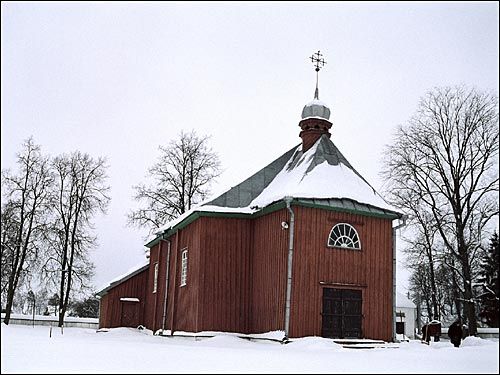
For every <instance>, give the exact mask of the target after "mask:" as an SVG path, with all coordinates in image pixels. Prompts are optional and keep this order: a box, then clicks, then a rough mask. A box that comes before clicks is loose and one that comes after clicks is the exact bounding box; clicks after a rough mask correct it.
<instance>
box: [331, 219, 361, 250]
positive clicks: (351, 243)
mask: <svg viewBox="0 0 500 375" xmlns="http://www.w3.org/2000/svg"><path fill="white" fill-rule="evenodd" d="M328 246H332V247H343V248H346V249H355V250H361V242H360V241H359V236H358V232H357V231H356V229H354V227H353V226H352V225H350V224H347V223H339V224H337V225H335V226H334V227H333V228H332V230H331V231H330V236H329V237H328Z"/></svg>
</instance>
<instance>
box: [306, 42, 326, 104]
mask: <svg viewBox="0 0 500 375" xmlns="http://www.w3.org/2000/svg"><path fill="white" fill-rule="evenodd" d="M310 59H311V61H312V63H313V64H314V65H316V69H315V70H316V90H315V91H314V99H318V100H319V90H318V72H319V70H320V69H321V68H322V67H323V66H324V65H325V64H326V61H325V59H324V58H323V55H322V54H321V52H320V51H318V52H316V53H313V55H312V56H311V57H310Z"/></svg>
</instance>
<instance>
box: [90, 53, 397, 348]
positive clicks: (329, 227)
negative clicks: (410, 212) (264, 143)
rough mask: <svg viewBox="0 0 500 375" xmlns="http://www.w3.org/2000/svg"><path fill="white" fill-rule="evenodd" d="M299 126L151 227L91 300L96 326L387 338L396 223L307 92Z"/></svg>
mask: <svg viewBox="0 0 500 375" xmlns="http://www.w3.org/2000/svg"><path fill="white" fill-rule="evenodd" d="M312 60H313V62H315V63H316V72H318V71H319V68H320V66H321V63H323V60H322V59H321V56H320V54H319V52H318V53H317V54H315V55H313V57H312ZM299 127H300V133H299V136H300V138H301V139H302V142H301V143H300V144H299V145H298V146H294V147H292V148H291V149H290V150H288V151H286V152H285V153H284V154H283V155H282V156H280V157H279V158H278V159H276V160H274V161H273V162H271V163H270V164H268V165H267V166H265V167H264V168H262V169H261V170H260V171H258V172H257V173H255V174H254V175H252V176H250V177H249V178H248V179H246V180H245V181H243V182H241V183H240V184H239V185H236V186H234V187H233V188H231V189H230V190H228V191H227V192H225V193H224V194H222V195H220V196H218V197H216V198H215V199H213V200H211V201H208V202H205V203H203V204H201V205H199V206H198V207H196V208H194V209H191V210H190V211H188V212H186V213H184V214H183V215H181V216H180V217H178V218H177V219H176V220H174V221H172V222H170V223H167V224H166V225H165V226H164V227H163V228H161V230H160V231H159V232H158V233H157V235H156V238H154V239H153V240H152V241H150V242H149V243H147V244H146V245H145V246H147V247H148V248H149V249H150V252H149V254H150V255H149V259H148V260H147V261H146V262H145V264H144V265H143V266H142V267H139V268H137V269H135V270H133V271H132V272H130V273H129V274H127V275H125V276H123V277H120V278H118V279H115V280H114V281H113V282H111V283H110V284H109V285H108V286H107V287H106V288H104V289H102V290H101V291H99V292H98V293H97V295H98V296H100V314H99V326H100V327H108V328H111V327H119V326H130V327H137V326H139V325H143V326H145V327H146V328H148V329H151V330H153V331H154V332H157V331H158V330H162V331H164V332H168V333H169V334H174V332H175V331H185V332H194V333H196V332H201V331H224V332H238V333H243V334H257V333H264V332H269V331H283V333H284V334H283V336H284V337H283V339H284V340H287V339H288V338H289V337H303V336H322V337H328V338H351V337H354V338H370V339H380V340H385V341H391V340H393V338H394V334H395V332H394V327H395V326H394V324H395V320H394V303H395V230H394V229H393V224H394V225H395V224H397V222H395V220H399V219H401V218H402V214H401V213H399V212H397V211H396V210H395V209H393V208H391V207H390V206H389V205H388V204H387V203H386V202H385V201H384V200H383V199H382V198H381V196H380V195H378V194H377V192H376V191H375V190H374V189H373V188H372V187H371V186H370V185H369V183H368V182H367V181H366V180H365V179H364V178H363V177H362V176H361V175H360V174H359V173H358V172H357V171H356V170H355V169H354V168H353V166H352V165H351V164H350V163H349V162H348V161H347V160H346V158H345V157H344V156H343V155H342V153H341V152H340V151H339V149H338V148H337V147H336V146H335V144H334V143H333V142H332V140H331V139H330V138H331V137H330V128H331V127H332V122H331V121H330V109H329V108H328V106H327V105H326V104H325V103H323V102H322V101H320V100H319V95H318V87H317V84H316V92H315V95H314V100H312V101H311V102H310V103H308V104H306V105H305V106H304V108H303V110H302V118H301V120H300V122H299Z"/></svg>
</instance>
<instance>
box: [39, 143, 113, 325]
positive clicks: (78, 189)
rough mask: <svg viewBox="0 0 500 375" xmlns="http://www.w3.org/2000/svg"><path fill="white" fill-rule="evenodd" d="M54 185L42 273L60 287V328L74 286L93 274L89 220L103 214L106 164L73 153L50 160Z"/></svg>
mask: <svg viewBox="0 0 500 375" xmlns="http://www.w3.org/2000/svg"><path fill="white" fill-rule="evenodd" d="M52 164H53V168H54V173H55V184H54V194H53V204H54V211H55V213H54V215H53V219H52V223H51V230H50V231H49V232H48V236H47V237H46V241H47V242H48V243H49V244H50V246H49V247H48V248H49V249H50V250H51V252H49V254H48V256H47V259H46V262H45V264H44V267H43V273H44V275H45V276H46V278H47V279H51V280H53V281H54V280H56V282H57V283H58V284H59V296H60V298H59V326H62V325H63V322H64V315H65V313H66V311H67V308H68V304H69V298H70V294H71V293H72V291H73V289H74V284H75V283H77V282H78V283H79V284H80V286H84V285H86V284H87V281H88V280H89V279H90V278H91V277H92V275H93V268H94V266H93V264H92V263H91V262H90V260H89V256H88V250H89V249H90V248H92V246H94V245H95V241H96V238H95V237H94V236H93V235H92V233H91V230H92V229H93V226H92V219H93V217H94V216H95V214H97V213H105V212H106V208H107V206H108V204H109V201H110V198H109V197H108V195H107V192H108V191H109V186H107V185H106V179H107V175H106V168H107V167H106V164H105V160H104V159H102V158H99V159H93V158H92V157H90V156H89V155H88V154H84V153H81V152H79V151H75V152H73V153H71V154H70V155H66V154H65V155H61V156H58V157H56V158H55V159H54V160H53V163H52Z"/></svg>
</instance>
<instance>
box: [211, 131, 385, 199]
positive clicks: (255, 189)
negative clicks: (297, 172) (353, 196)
mask: <svg viewBox="0 0 500 375" xmlns="http://www.w3.org/2000/svg"><path fill="white" fill-rule="evenodd" d="M302 154H303V152H302V150H298V147H297V146H295V147H294V148H292V149H291V150H289V151H287V152H285V153H284V154H283V155H281V156H280V157H279V158H278V159H276V160H275V161H273V162H272V163H270V164H269V165H267V166H265V167H264V168H262V169H261V170H260V171H258V172H257V173H255V174H254V175H252V176H250V177H249V178H247V179H246V180H245V181H243V182H242V183H240V184H238V185H236V186H234V187H232V188H231V189H230V190H229V191H227V192H225V193H223V194H222V195H220V196H218V197H217V198H215V199H213V200H212V201H210V202H207V203H205V205H214V206H220V207H234V208H236V207H247V206H248V205H249V204H250V202H252V201H253V200H254V199H255V198H256V197H258V196H259V195H260V193H262V191H263V190H264V189H265V188H266V187H267V186H268V185H269V184H270V183H271V181H272V180H273V179H274V178H275V177H276V175H277V174H278V173H279V172H280V171H281V170H282V169H283V168H284V167H285V165H286V163H287V162H288V161H289V160H290V159H291V160H290V163H289V164H288V166H286V168H287V170H288V171H290V170H292V169H294V168H296V167H297V166H298V163H299V162H300V160H301V157H302ZM324 161H326V162H327V163H328V164H330V165H338V164H341V163H342V164H344V165H345V166H346V167H348V168H350V169H351V170H352V171H353V172H354V173H356V175H358V176H359V177H360V178H361V179H362V180H363V181H364V182H365V183H366V184H367V185H368V186H370V187H371V188H372V190H373V191H374V193H375V189H373V187H372V186H371V185H370V184H369V183H368V182H367V181H366V180H365V179H364V178H363V176H361V175H360V174H359V173H358V172H357V171H356V170H355V169H354V168H353V167H352V165H351V164H350V163H349V162H348V161H347V159H346V158H345V157H344V155H342V153H341V152H340V151H339V149H338V148H337V147H336V146H335V145H334V144H333V142H332V141H331V140H330V138H328V137H327V136H326V135H322V136H321V138H320V140H319V144H318V147H317V148H316V152H315V153H314V156H313V159H312V160H311V161H308V162H309V163H310V164H309V167H308V168H307V171H306V174H307V173H309V172H310V171H312V170H313V169H314V168H315V167H316V166H318V165H320V164H321V163H323V162H324Z"/></svg>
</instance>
